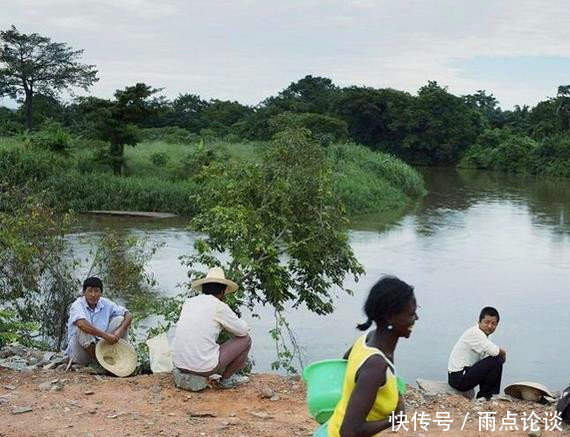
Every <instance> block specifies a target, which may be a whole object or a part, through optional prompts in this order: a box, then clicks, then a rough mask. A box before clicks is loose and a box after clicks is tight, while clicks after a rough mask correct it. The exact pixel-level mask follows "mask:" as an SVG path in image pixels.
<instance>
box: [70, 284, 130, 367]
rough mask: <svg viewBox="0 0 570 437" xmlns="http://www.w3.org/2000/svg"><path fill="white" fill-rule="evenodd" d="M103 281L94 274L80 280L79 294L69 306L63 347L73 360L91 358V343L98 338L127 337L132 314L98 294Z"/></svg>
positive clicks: (113, 339)
mask: <svg viewBox="0 0 570 437" xmlns="http://www.w3.org/2000/svg"><path fill="white" fill-rule="evenodd" d="M102 294H103V282H101V279H99V278H96V277H91V278H87V279H86V280H85V281H84V282H83V296H81V297H78V298H77V299H76V300H75V302H73V303H72V304H71V306H70V308H69V319H68V321H67V349H66V351H65V353H66V355H67V356H68V357H69V359H70V360H71V361H72V362H74V363H77V364H88V363H90V362H93V361H95V345H96V344H97V342H98V341H99V340H100V339H104V340H105V341H106V342H107V343H109V344H114V343H116V342H117V341H118V340H119V338H123V339H127V335H128V330H129V326H130V324H131V321H132V320H133V317H132V316H131V314H130V313H129V312H128V311H127V309H126V308H124V307H122V306H121V305H118V304H116V303H115V302H113V301H112V300H109V299H106V298H104V297H102Z"/></svg>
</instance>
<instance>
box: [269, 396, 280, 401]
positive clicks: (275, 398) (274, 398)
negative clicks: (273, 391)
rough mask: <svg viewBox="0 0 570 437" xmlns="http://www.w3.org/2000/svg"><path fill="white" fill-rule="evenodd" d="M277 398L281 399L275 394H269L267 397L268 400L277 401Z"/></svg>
mask: <svg viewBox="0 0 570 437" xmlns="http://www.w3.org/2000/svg"><path fill="white" fill-rule="evenodd" d="M279 399H281V398H280V397H279V396H277V395H275V396H271V397H270V398H269V400H270V401H278V400H279Z"/></svg>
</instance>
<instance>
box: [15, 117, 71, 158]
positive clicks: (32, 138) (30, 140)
mask: <svg viewBox="0 0 570 437" xmlns="http://www.w3.org/2000/svg"><path fill="white" fill-rule="evenodd" d="M71 141H72V139H71V135H70V134H69V133H68V132H67V131H65V130H64V129H62V128H61V126H60V125H59V123H55V122H52V121H49V122H46V123H45V124H44V125H43V126H42V129H41V130H39V131H36V132H34V133H31V134H28V135H27V137H26V145H27V146H29V147H33V148H37V149H42V150H49V151H51V152H57V153H61V154H67V153H69V149H70V147H71Z"/></svg>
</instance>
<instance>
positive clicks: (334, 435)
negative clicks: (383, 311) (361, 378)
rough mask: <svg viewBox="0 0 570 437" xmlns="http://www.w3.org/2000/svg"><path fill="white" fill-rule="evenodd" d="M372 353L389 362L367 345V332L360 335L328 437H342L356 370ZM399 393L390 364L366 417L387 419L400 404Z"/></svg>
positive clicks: (349, 361) (352, 352) (330, 423)
mask: <svg viewBox="0 0 570 437" xmlns="http://www.w3.org/2000/svg"><path fill="white" fill-rule="evenodd" d="M372 355H380V356H381V357H382V358H384V360H385V361H386V362H387V363H389V361H388V359H387V358H386V357H385V356H384V354H383V353H382V352H381V351H380V350H379V349H377V348H375V347H370V346H367V345H366V334H364V335H363V336H362V337H360V338H359V339H358V340H356V342H355V343H354V345H353V346H352V350H351V351H350V355H349V356H348V364H347V366H346V374H345V376H344V384H343V388H342V396H341V398H340V401H339V402H338V404H337V406H336V408H335V410H334V413H333V415H332V416H331V418H330V420H329V424H328V437H340V427H341V425H342V421H343V420H344V415H345V413H346V407H347V406H348V401H349V400H350V395H351V394H352V391H353V390H354V387H355V386H356V381H355V377H356V372H357V371H358V369H360V366H362V364H364V362H365V361H366V360H367V359H368V358H370V357H371V356H372ZM398 400H399V394H398V384H397V382H396V376H395V375H394V373H392V370H391V369H390V365H388V366H387V368H386V383H385V384H384V385H383V386H382V387H380V388H379V389H378V392H377V393H376V400H375V401H374V405H372V409H371V410H370V412H369V413H368V416H367V417H366V421H367V422H370V421H374V420H384V419H387V418H388V417H389V416H390V415H391V414H392V411H394V410H395V409H396V406H397V405H398Z"/></svg>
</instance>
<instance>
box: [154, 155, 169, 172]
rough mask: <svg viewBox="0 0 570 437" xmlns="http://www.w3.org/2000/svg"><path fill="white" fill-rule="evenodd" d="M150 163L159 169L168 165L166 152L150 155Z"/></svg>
mask: <svg viewBox="0 0 570 437" xmlns="http://www.w3.org/2000/svg"><path fill="white" fill-rule="evenodd" d="M150 162H152V163H153V165H155V166H157V167H160V168H162V167H164V166H166V164H167V163H168V155H167V154H166V152H154V153H153V154H152V155H150Z"/></svg>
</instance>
